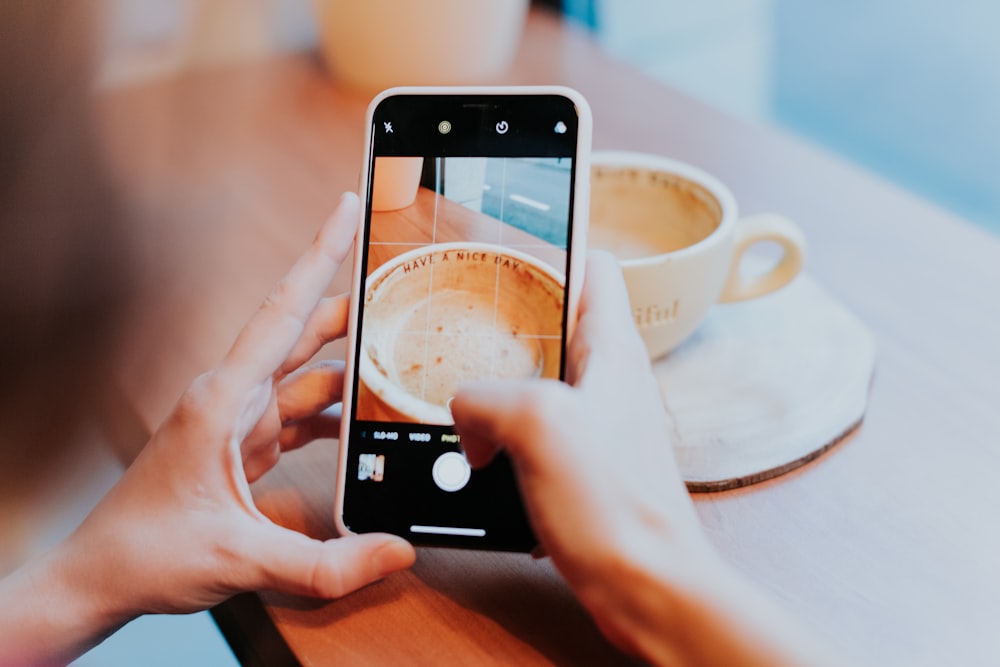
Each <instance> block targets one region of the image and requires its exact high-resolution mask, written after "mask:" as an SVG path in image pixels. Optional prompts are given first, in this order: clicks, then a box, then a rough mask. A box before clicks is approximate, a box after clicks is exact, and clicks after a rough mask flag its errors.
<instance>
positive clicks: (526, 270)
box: [341, 94, 589, 551]
mask: <svg viewBox="0 0 1000 667" xmlns="http://www.w3.org/2000/svg"><path fill="white" fill-rule="evenodd" d="M587 129H588V130H589V125H588V128H587ZM370 131H371V136H370V142H369V146H370V151H371V154H370V155H369V159H368V163H367V164H368V173H367V174H365V175H364V177H365V178H367V183H368V188H367V192H368V197H367V198H366V200H367V201H366V212H365V225H364V233H363V238H361V239H360V241H361V243H362V254H361V267H360V276H361V277H362V279H361V285H360V296H359V297H358V298H359V305H358V308H357V313H356V315H357V321H356V336H355V341H354V342H355V347H354V349H353V355H354V356H353V360H354V363H353V368H349V370H348V372H349V373H353V378H352V379H353V387H354V390H353V392H351V399H350V405H345V408H344V413H345V414H344V418H345V420H349V422H348V424H347V426H348V427H347V428H346V429H345V432H346V446H347V451H346V456H343V454H342V456H343V458H342V472H341V474H342V475H344V477H343V479H342V480H341V483H342V485H343V486H342V488H343V497H342V520H343V523H344V525H345V527H346V528H348V529H349V530H350V531H352V532H359V533H360V532H371V531H385V532H390V533H395V534H398V535H402V536H404V537H406V538H407V539H409V540H411V541H413V542H415V543H418V544H428V545H446V546H461V547H471V548H484V549H487V548H488V549H502V550H516V551H525V550H530V549H531V547H532V546H533V545H534V544H535V538H534V536H533V534H532V531H531V529H530V526H529V524H528V520H527V517H526V515H525V511H524V508H523V506H522V504H521V500H520V497H519V494H518V492H517V486H516V481H515V478H514V474H513V470H512V467H511V465H510V462H509V460H508V459H507V458H506V457H505V456H504V455H502V454H501V455H500V456H498V457H497V458H496V459H495V460H494V461H493V462H492V463H491V464H490V465H488V466H487V467H485V468H483V469H480V470H471V469H470V468H469V466H468V464H467V463H466V461H465V458H464V456H463V455H462V454H461V443H460V439H459V436H458V435H457V434H456V432H455V429H454V428H453V421H452V418H451V413H450V410H449V402H450V400H451V398H452V397H453V396H454V395H455V393H456V391H457V390H458V388H459V387H460V386H461V385H462V383H464V382H467V381H469V380H475V379H482V378H508V377H544V378H557V379H558V378H562V377H563V367H564V356H565V348H566V331H567V326H566V325H567V318H568V317H569V312H570V309H569V301H570V293H569V285H570V282H569V281H568V280H567V276H569V275H571V271H572V270H573V269H574V268H576V267H574V266H573V263H574V262H575V261H582V259H581V258H575V257H574V256H573V254H572V253H571V252H570V249H571V248H572V247H573V240H574V232H575V231H576V230H574V227H573V220H574V206H575V205H576V204H577V202H576V201H574V199H575V197H574V193H575V187H574V186H575V184H576V180H577V178H578V177H579V175H578V173H577V171H576V167H577V164H578V157H579V156H578V154H577V153H578V150H579V149H578V143H579V142H578V134H579V131H580V115H579V108H578V106H577V104H576V103H575V102H574V101H573V100H572V99H570V98H568V97H566V96H563V95H559V94H544V95H542V94H476V95H469V94H459V95H449V94H401V95H393V96H389V97H386V98H384V99H383V100H382V101H381V102H380V103H379V104H378V105H377V106H376V107H375V109H374V110H373V112H372V123H371V127H370ZM588 139H589V137H588Z"/></svg>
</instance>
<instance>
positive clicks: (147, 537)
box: [60, 195, 415, 619]
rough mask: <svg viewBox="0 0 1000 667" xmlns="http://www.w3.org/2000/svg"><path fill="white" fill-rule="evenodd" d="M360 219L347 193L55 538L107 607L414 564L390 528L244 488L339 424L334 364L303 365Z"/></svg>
mask: <svg viewBox="0 0 1000 667" xmlns="http://www.w3.org/2000/svg"><path fill="white" fill-rule="evenodd" d="M358 219H359V215H358V201H357V198H356V197H355V196H353V195H346V196H345V197H344V198H343V200H342V202H341V204H340V206H339V207H338V209H337V211H336V212H335V213H334V215H333V216H332V217H331V218H330V220H329V221H328V222H327V223H326V225H325V226H324V227H323V228H322V229H321V230H320V232H319V234H318V235H317V236H316V239H315V240H314V242H313V244H312V246H311V247H310V248H309V250H308V251H307V252H306V254H305V255H304V256H303V257H302V258H301V259H300V260H299V262H298V263H297V264H296V265H295V266H294V267H293V268H292V270H291V271H290V272H289V274H288V275H287V276H286V277H285V279H284V280H282V282H281V283H279V285H278V286H277V287H276V288H275V290H274V291H273V292H272V294H271V295H270V296H269V297H268V298H267V300H265V301H264V303H263V305H261V307H260V309H259V310H258V312H257V313H256V315H255V316H254V317H253V319H252V320H251V321H250V322H249V324H247V326H246V327H245V328H244V329H243V331H242V332H241V333H240V335H239V337H238V338H237V340H236V342H235V344H234V345H233V347H232V349H231V350H230V351H229V353H228V354H227V355H226V357H225V359H224V361H223V362H222V365H221V366H220V367H219V368H217V369H216V370H214V371H212V372H209V373H207V374H205V375H202V376H201V377H199V378H197V379H196V380H195V381H194V383H193V384H192V385H191V387H190V388H189V389H188V391H187V392H186V393H185V394H184V395H183V396H182V397H181V399H180V401H179V402H178V404H177V406H176V408H175V409H174V411H173V413H172V414H171V415H170V416H169V417H168V418H167V420H166V421H165V422H164V424H163V425H162V426H161V427H160V428H159V429H158V430H157V432H156V433H155V434H154V435H153V437H152V439H151V440H150V442H149V444H147V445H146V447H145V448H144V450H143V451H142V453H141V454H140V455H139V457H138V458H137V459H136V460H135V462H134V463H133V464H132V466H131V467H130V468H129V469H128V471H127V472H126V474H125V475H124V477H123V478H122V479H121V480H120V481H119V483H118V484H117V485H116V486H115V487H114V488H113V489H112V490H111V491H110V492H109V493H108V495H107V496H106V497H105V498H104V499H103V500H102V501H101V503H100V504H99V505H98V506H97V508H96V509H95V510H94V511H93V513H92V514H91V515H90V516H89V517H88V518H87V519H86V521H85V522H84V523H83V524H82V525H81V526H80V527H79V529H78V530H77V531H76V532H75V533H74V534H73V535H72V536H71V537H70V538H69V539H68V540H67V541H66V542H65V543H64V544H63V545H62V546H61V547H60V549H61V550H62V551H63V555H64V556H65V557H66V558H69V559H70V560H69V562H70V563H72V564H73V565H74V569H75V571H76V572H77V573H78V574H79V576H80V579H78V580H79V581H81V583H83V584H85V585H86V586H87V587H88V588H89V589H91V591H92V592H93V594H95V595H98V596H99V597H100V598H101V600H102V602H103V604H104V605H106V608H107V609H108V610H109V611H113V612H114V614H116V615H118V616H120V617H121V618H123V619H127V618H131V617H133V616H135V615H138V614H141V613H150V612H154V613H163V612H169V613H172V612H190V611H194V610H199V609H204V608H206V607H210V606H212V605H215V604H217V603H219V602H221V601H223V600H225V599H226V598H228V597H230V596H232V595H233V594H235V593H238V592H241V591H251V590H260V589H268V590H277V591H282V592H288V593H293V594H301V595H310V596H316V597H322V598H336V597H340V596H342V595H345V594H347V593H350V592H351V591H354V590H356V589H358V588H360V587H362V586H365V585H366V584H369V583H371V582H373V581H376V580H377V579H380V578H382V577H384V576H386V575H387V574H389V573H391V572H395V571H396V570H400V569H403V568H406V567H409V566H410V565H411V564H412V563H413V561H414V558H415V552H414V550H413V547H412V546H411V545H410V544H409V543H407V542H406V541H404V540H402V539H401V538H398V537H394V536H391V535H383V534H367V535H358V536H351V537H345V538H341V539H330V540H325V541H321V540H315V539H311V538H309V537H307V536H305V535H303V534H301V533H298V532H295V531H292V530H288V529H286V528H282V527H281V526H278V525H276V524H274V523H272V522H271V521H270V520H268V519H267V518H266V517H265V516H264V515H263V514H261V512H260V511H259V510H258V509H257V508H256V506H255V505H254V502H253V498H252V496H251V494H250V486H249V483H250V482H252V481H253V480H255V479H257V478H259V477H260V476H261V475H263V474H264V473H265V472H267V471H268V470H270V469H271V468H272V467H273V466H274V465H275V463H277V461H278V458H279V457H280V455H281V452H282V451H285V450H288V449H291V448H294V447H298V446H300V445H302V444H305V443H306V442H309V441H311V440H313V439H315V438H317V437H336V435H337V433H338V430H339V422H340V419H339V414H329V412H332V411H328V412H324V410H326V409H327V408H328V407H329V406H331V405H333V404H334V403H336V402H338V401H339V400H340V398H341V391H342V389H343V372H344V371H343V365H342V364H340V363H337V362H327V363H321V364H319V365H317V366H313V367H311V368H302V367H301V366H302V364H304V363H305V362H307V361H308V360H309V359H310V358H312V356H313V355H314V354H315V353H316V352H317V351H318V350H319V349H320V348H321V347H322V346H323V345H324V344H326V343H327V342H329V341H331V340H334V339H336V338H340V337H342V336H343V335H344V334H345V332H346V328H347V297H346V295H342V296H340V297H334V298H329V299H324V298H322V297H323V292H324V290H325V289H326V288H327V286H328V285H329V283H330V281H331V280H332V278H333V276H334V273H335V272H336V271H337V268H338V267H339V265H340V264H341V262H342V261H343V260H344V258H345V257H346V255H347V253H348V250H349V248H350V246H351V242H352V239H353V237H354V233H355V231H356V228H357V221H358Z"/></svg>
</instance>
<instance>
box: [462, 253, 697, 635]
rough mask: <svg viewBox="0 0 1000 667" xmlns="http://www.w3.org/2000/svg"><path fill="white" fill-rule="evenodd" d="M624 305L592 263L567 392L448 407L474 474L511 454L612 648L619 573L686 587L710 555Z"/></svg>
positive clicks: (556, 385)
mask: <svg viewBox="0 0 1000 667" xmlns="http://www.w3.org/2000/svg"><path fill="white" fill-rule="evenodd" d="M628 303H629V301H628V294H627V292H626V289H625V285H624V281H623V280H622V277H621V272H620V270H619V268H618V265H617V262H616V261H615V259H614V258H613V257H612V256H610V255H607V254H605V253H593V254H592V255H591V256H590V258H589V261H588V264H587V278H586V283H585V285H584V290H583V294H582V297H581V302H580V317H579V322H578V324H577V329H576V332H575V334H574V336H573V339H572V340H571V341H570V344H569V347H568V350H567V376H568V378H567V379H568V381H569V384H566V383H563V382H558V381H554V380H513V381H512V380H501V381H485V382H477V383H473V384H469V385H466V386H465V387H463V388H462V390H461V391H460V392H459V393H458V395H457V396H456V397H455V400H454V401H453V402H452V406H451V408H452V414H453V415H454V418H455V422H456V426H457V428H458V431H459V432H460V433H461V436H462V444H463V447H464V448H465V452H466V456H467V457H468V459H469V462H470V464H472V466H473V467H481V466H483V465H485V464H486V463H488V462H489V461H490V460H491V459H492V457H493V456H494V454H495V453H496V452H497V450H498V449H499V448H501V447H502V448H504V449H505V450H506V451H507V452H508V453H509V455H510V458H511V459H512V461H513V464H514V467H515V470H516V472H517V477H518V481H519V484H520V488H521V493H522V496H523V498H524V501H525V504H526V506H527V511H528V514H529V517H530V520H531V523H532V526H533V528H534V530H535V533H536V535H537V536H538V539H539V542H540V545H541V547H542V548H543V549H544V551H545V552H547V553H548V554H549V555H550V556H551V557H552V560H553V562H554V563H555V565H556V567H557V568H558V569H559V571H560V572H561V573H562V574H563V576H564V577H565V578H566V580H567V581H568V582H569V584H570V586H572V587H573V588H574V590H575V591H576V593H577V595H578V596H579V597H580V599H581V601H582V602H583V604H584V605H585V606H586V607H588V609H589V610H590V611H591V613H592V614H593V615H594V617H595V619H596V620H597V622H598V624H600V625H601V627H602V630H604V631H605V633H606V634H608V635H609V636H612V638H614V636H616V635H618V634H619V630H618V629H617V628H615V627H614V625H615V624H614V622H613V619H607V618H605V615H606V612H607V611H608V606H607V602H608V601H609V599H610V598H612V597H615V596H617V595H618V594H619V592H620V591H616V590H614V589H615V587H616V586H617V587H618V588H621V582H620V575H621V574H622V572H621V569H622V568H623V567H627V568H632V567H653V568H655V569H656V570H662V569H664V568H665V567H666V568H667V569H669V570H670V571H672V572H674V573H675V574H676V575H678V576H682V575H683V574H685V572H686V570H687V569H688V568H689V566H690V565H691V563H692V562H699V561H703V560H704V558H705V557H709V559H710V560H711V558H710V557H711V554H712V550H711V549H710V548H709V547H708V545H707V543H706V541H705V539H704V537H703V534H702V532H701V527H700V525H699V524H698V521H697V517H696V515H695V513H694V508H693V505H692V503H691V500H690V497H689V496H688V494H687V490H686V489H685V487H684V484H683V482H682V481H681V478H680V475H679V473H678V471H677V465H676V463H675V461H674V458H673V453H672V450H671V447H670V440H671V429H670V424H669V422H668V419H667V416H666V413H665V411H664V408H663V402H662V399H661V396H660V391H659V386H658V385H657V382H656V379H655V378H654V376H653V373H652V370H651V367H650V363H649V357H648V355H647V353H646V348H645V347H644V345H643V343H642V340H641V339H640V337H639V335H638V332H637V331H636V329H635V326H634V324H633V323H632V319H631V316H630V313H629V311H628ZM671 561H673V562H671Z"/></svg>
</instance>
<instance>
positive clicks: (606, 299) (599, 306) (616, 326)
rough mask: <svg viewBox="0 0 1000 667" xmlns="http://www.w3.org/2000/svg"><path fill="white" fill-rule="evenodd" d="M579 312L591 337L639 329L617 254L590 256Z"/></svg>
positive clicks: (595, 253) (601, 253)
mask: <svg viewBox="0 0 1000 667" xmlns="http://www.w3.org/2000/svg"><path fill="white" fill-rule="evenodd" d="M579 312H580V317H579V319H580V322H579V326H585V327H586V328H587V332H588V334H589V335H612V336H617V335H620V334H621V333H622V332H623V331H628V330H631V329H634V328H635V327H634V325H633V324H632V316H631V313H630V312H629V299H628V289H627V288H626V286H625V279H624V277H623V276H622V271H621V266H620V265H619V264H618V260H617V259H615V257H614V255H612V254H610V253H607V252H603V251H600V250H592V251H590V252H589V253H587V273H586V277H585V278H584V282H583V291H582V292H581V294H580V311H579Z"/></svg>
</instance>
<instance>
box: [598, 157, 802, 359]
mask: <svg viewBox="0 0 1000 667" xmlns="http://www.w3.org/2000/svg"><path fill="white" fill-rule="evenodd" d="M590 187H591V196H590V230H589V236H588V239H589V243H590V246H591V247H595V248H600V249H603V250H608V251H610V252H612V253H614V254H615V255H616V256H617V257H618V259H619V262H620V264H621V267H622V273H623V275H624V277H625V283H626V285H627V286H628V294H629V301H630V305H631V308H632V315H633V318H634V320H635V323H636V326H637V327H638V329H639V333H640V334H641V335H642V338H643V340H644V341H645V343H646V347H647V349H648V351H649V355H650V357H652V358H654V359H655V358H657V357H660V356H662V355H664V354H666V353H668V352H670V351H671V350H673V349H674V348H675V347H677V346H678V345H680V344H681V343H682V342H683V341H684V340H685V339H686V338H687V337H688V336H690V335H691V334H692V333H693V332H694V331H695V329H697V327H698V325H699V324H701V322H702V320H703V319H704V318H705V316H706V315H707V313H708V311H709V309H710V308H711V307H712V306H713V305H715V304H716V303H720V302H721V303H726V302H733V301H742V300H745V299H752V298H755V297H758V296H762V295H764V294H768V293H770V292H773V291H774V290H777V289H779V288H780V287H783V286H784V285H786V284H788V283H789V282H790V281H791V280H792V279H793V278H794V277H795V276H796V275H797V274H798V272H799V270H800V269H801V268H802V262H803V258H804V255H805V247H806V243H805V237H804V235H803V234H802V232H801V231H800V230H799V228H798V226H796V225H795V224H794V223H793V222H791V221H790V220H788V219H786V218H783V217H781V216H777V215H771V214H767V215H757V216H752V217H748V218H744V219H739V218H738V217H737V208H736V200H735V199H734V198H733V195H732V193H731V192H730V191H729V189H728V188H726V186H724V185H723V184H722V183H721V182H720V181H719V180H717V179H716V178H714V177H712V176H711V175H709V174H707V173H705V172H704V171H701V170H700V169H697V168H695V167H692V166H690V165H688V164H685V163H682V162H678V161H676V160H671V159H668V158H665V157H659V156H656V155H648V154H643V153H633V152H625V151H597V152H595V153H594V154H593V157H592V160H591V185H590ZM764 241H772V242H774V243H776V244H778V245H779V246H780V247H781V249H782V251H783V255H782V257H781V259H780V260H779V261H778V263H777V264H776V265H775V266H774V267H772V268H771V269H770V270H767V271H765V272H763V273H761V274H758V275H753V276H746V275H744V274H743V273H742V272H741V270H740V265H741V261H742V259H743V255H744V252H745V251H746V250H747V249H748V248H750V246H752V245H754V244H756V243H760V242H764Z"/></svg>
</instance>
